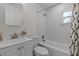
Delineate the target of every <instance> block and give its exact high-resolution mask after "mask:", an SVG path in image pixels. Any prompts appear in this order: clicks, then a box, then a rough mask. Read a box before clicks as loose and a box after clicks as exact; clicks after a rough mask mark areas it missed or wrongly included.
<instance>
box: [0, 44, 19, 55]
mask: <svg viewBox="0 0 79 59" xmlns="http://www.w3.org/2000/svg"><path fill="white" fill-rule="evenodd" d="M0 55H1V56H19V55H20V50H18V45H16V46H11V47H8V48H5V49H2V50H0Z"/></svg>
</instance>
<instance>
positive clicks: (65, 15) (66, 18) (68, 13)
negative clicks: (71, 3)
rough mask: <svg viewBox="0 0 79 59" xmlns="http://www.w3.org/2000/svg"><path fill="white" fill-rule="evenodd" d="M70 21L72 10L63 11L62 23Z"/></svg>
mask: <svg viewBox="0 0 79 59" xmlns="http://www.w3.org/2000/svg"><path fill="white" fill-rule="evenodd" d="M71 22H72V11H65V12H63V23H71Z"/></svg>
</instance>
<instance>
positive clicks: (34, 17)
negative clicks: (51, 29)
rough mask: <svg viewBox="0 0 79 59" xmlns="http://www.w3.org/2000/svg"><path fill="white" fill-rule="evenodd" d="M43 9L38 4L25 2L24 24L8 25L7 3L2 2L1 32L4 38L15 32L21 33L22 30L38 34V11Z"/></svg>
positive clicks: (0, 13) (0, 5) (0, 6)
mask: <svg viewBox="0 0 79 59" xmlns="http://www.w3.org/2000/svg"><path fill="white" fill-rule="evenodd" d="M41 9H42V8H41V7H40V6H39V5H38V4H30V3H26V4H23V11H24V17H23V19H22V20H23V21H22V24H21V25H20V26H10V25H9V26H8V25H6V24H5V4H0V32H3V36H4V40H5V39H8V38H10V37H9V36H10V34H12V33H13V32H17V33H20V32H21V31H22V30H26V31H27V32H28V33H30V35H36V34H38V33H37V31H38V29H37V27H38V25H39V24H38V20H39V19H38V17H39V16H38V14H37V11H39V10H41ZM39 18H40V17H39ZM40 19H42V18H40Z"/></svg>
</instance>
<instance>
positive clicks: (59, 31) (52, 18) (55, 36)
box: [46, 3, 73, 45]
mask: <svg viewBox="0 0 79 59" xmlns="http://www.w3.org/2000/svg"><path fill="white" fill-rule="evenodd" d="M72 8H73V4H72V3H64V4H59V5H56V6H54V7H52V8H50V9H48V10H47V18H46V19H47V22H46V23H47V25H46V26H47V31H46V32H47V39H48V40H52V41H57V42H61V43H64V44H67V45H70V41H71V39H70V35H71V33H70V32H71V28H70V24H62V20H63V19H62V12H63V11H68V10H72Z"/></svg>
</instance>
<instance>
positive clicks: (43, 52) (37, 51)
mask: <svg viewBox="0 0 79 59" xmlns="http://www.w3.org/2000/svg"><path fill="white" fill-rule="evenodd" d="M34 54H35V56H49V52H48V50H47V49H46V48H44V47H42V46H36V47H35V48H34Z"/></svg>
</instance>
